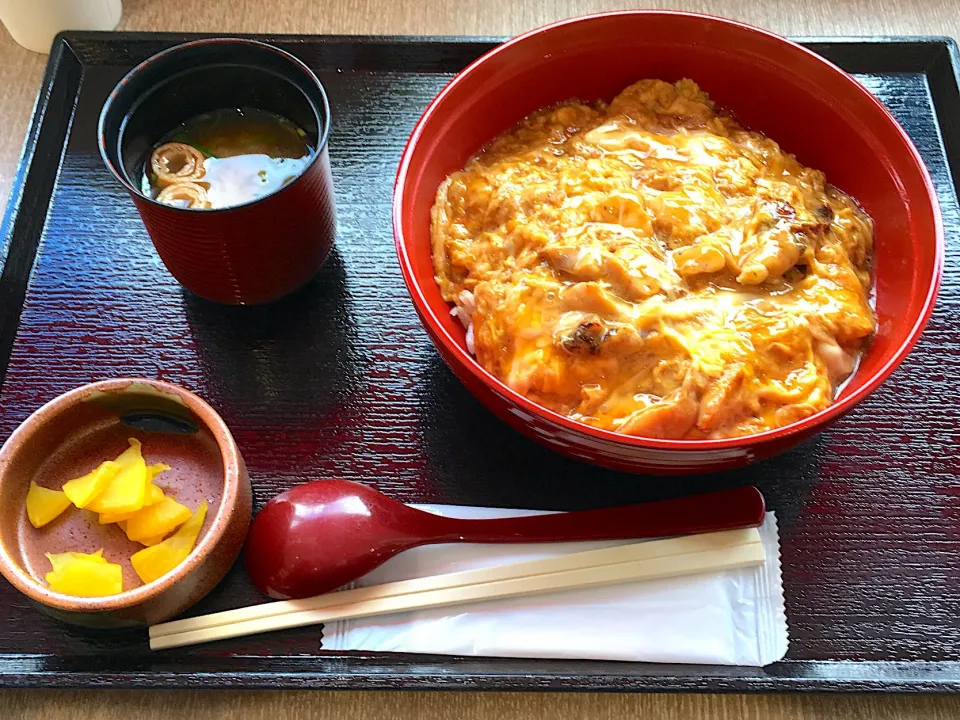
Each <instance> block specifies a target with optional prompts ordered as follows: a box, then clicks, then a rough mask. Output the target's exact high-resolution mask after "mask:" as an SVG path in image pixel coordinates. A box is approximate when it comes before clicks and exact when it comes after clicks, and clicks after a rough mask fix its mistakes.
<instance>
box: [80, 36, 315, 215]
mask: <svg viewBox="0 0 960 720" xmlns="http://www.w3.org/2000/svg"><path fill="white" fill-rule="evenodd" d="M207 45H250V46H254V47H258V48H261V49H263V50H268V51H270V52H273V53H275V54H277V55H278V56H280V57H282V58H283V59H284V60H285V61H287V62H288V63H290V64H291V65H292V66H293V67H295V68H296V69H298V70H300V71H301V72H302V73H303V74H304V75H305V76H306V78H307V80H309V81H310V82H312V83H313V84H314V85H315V86H316V88H317V90H318V91H319V93H320V99H321V101H322V103H321V106H322V107H321V108H318V107H317V106H316V105H317V104H316V103H315V102H314V101H313V100H312V99H311V98H309V97H307V96H306V95H304V97H305V98H306V100H307V102H308V103H309V104H310V105H311V107H312V108H313V111H314V112H315V113H316V114H317V115H318V120H319V121H320V122H319V124H320V125H321V127H318V132H317V146H316V148H314V152H313V155H312V156H311V158H310V161H309V162H308V163H307V164H306V165H304V166H303V168H301V169H300V172H299V173H297V176H296V177H295V178H294V179H293V180H292V181H291V182H289V183H287V184H286V185H284V186H282V187H280V188H277V189H276V190H274V191H273V192H271V193H268V194H266V195H263V196H261V197H258V198H254V199H253V200H248V201H246V202H243V203H237V204H236V205H229V206H227V207H221V208H185V207H178V206H176V205H167V204H166V203H162V202H159V201H158V200H155V199H154V198H152V197H150V196H149V195H146V194H144V193H143V191H142V190H141V189H140V188H138V187H137V186H136V185H134V184H133V183H132V182H130V179H129V178H128V177H127V176H126V173H124V172H122V171H121V170H120V169H119V168H118V167H117V166H116V164H115V163H114V162H113V160H112V159H111V158H110V153H109V151H108V150H107V134H106V122H107V116H108V115H109V113H110V111H111V110H112V108H113V104H114V103H115V102H116V100H117V98H118V96H119V94H120V92H121V91H122V90H123V88H124V86H125V85H126V84H127V83H129V82H130V81H131V80H132V79H133V78H135V77H136V76H137V75H138V74H140V73H141V72H143V71H145V70H146V69H147V68H148V67H150V66H151V65H153V64H155V63H157V62H161V61H163V60H166V59H168V58H170V57H171V56H174V55H176V54H178V53H181V52H184V51H186V50H190V49H193V48H197V47H204V46H207ZM141 97H142V96H141ZM132 105H133V104H131V106H132ZM321 111H322V112H321ZM321 115H322V117H321ZM331 123H332V119H331V116H330V100H329V98H328V97H327V91H326V88H325V87H324V86H323V83H321V82H320V79H319V78H318V77H317V75H316V73H314V72H313V70H311V69H310V67H309V66H308V65H307V64H306V63H304V62H303V61H302V60H300V58H298V57H296V56H295V55H293V54H292V53H289V52H287V51H286V50H283V49H281V48H278V47H276V46H275V45H271V44H270V43H265V42H261V41H259V40H252V39H249V38H240V37H210V38H201V39H199V40H191V41H189V42H185V43H179V44H177V45H174V46H172V47H169V48H167V49H166V50H161V51H160V52H158V53H155V54H153V55H151V56H150V57H148V58H147V59H146V60H144V61H142V62H140V63H139V64H137V65H136V66H135V67H133V69H131V70H130V71H129V72H127V73H126V74H125V75H124V76H123V78H122V79H121V80H120V82H118V83H117V84H116V86H115V87H114V88H113V90H111V91H110V94H109V95H108V96H107V99H106V100H105V101H104V103H103V108H102V109H101V111H100V117H99V119H98V122H97V144H98V146H99V149H100V157H101V158H102V159H103V162H104V164H105V165H106V166H107V168H109V170H110V172H111V173H112V174H113V176H114V177H115V178H116V179H117V180H118V181H120V183H121V184H122V185H123V186H124V188H126V190H127V192H129V193H130V194H131V195H132V196H134V197H135V198H137V199H138V200H141V201H143V202H147V203H149V204H151V205H155V206H157V207H161V208H163V209H164V210H169V211H171V212H181V213H195V214H201V215H207V214H211V213H224V212H230V211H233V210H239V209H242V208H248V207H251V206H253V205H257V204H258V203H262V202H265V201H267V200H269V199H270V198H273V197H276V196H277V195H280V194H281V193H283V192H284V191H286V190H289V189H290V188H291V187H292V186H293V185H295V184H296V183H297V182H298V181H299V180H300V179H301V178H302V177H303V176H304V175H306V174H307V171H308V170H309V169H310V168H312V167H313V165H314V163H316V162H317V161H318V159H319V158H320V156H321V155H322V154H323V153H324V152H325V151H326V149H327V142H328V140H329V137H330V126H331ZM122 133H123V128H122V126H121V128H120V131H119V132H118V137H117V140H118V141H119V136H120V135H122ZM118 159H119V158H118Z"/></svg>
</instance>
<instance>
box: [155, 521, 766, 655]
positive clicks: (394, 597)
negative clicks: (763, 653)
mask: <svg viewBox="0 0 960 720" xmlns="http://www.w3.org/2000/svg"><path fill="white" fill-rule="evenodd" d="M763 561H764V552H763V545H762V543H761V542H760V535H759V532H758V531H757V530H756V529H755V528H750V529H745V530H728V531H724V532H718V533H706V534H703V535H694V536H688V537H680V538H670V539H667V540H653V541H650V542H643V543H635V544H632V545H622V546H619V547H612V548H605V549H602V550H591V551H587V552H582V553H573V554H570V555H562V556H559V557H555V558H547V559H544V560H535V561H529V562H523V563H514V564H512V565H505V566H501V567H495V568H484V569H481V570H468V571H465V572H459V573H449V574H446V575H438V576H434V577H428V578H418V579H416V580H406V581H401V582H396V583H386V584H384V585H378V586H372V587H368V588H358V589H356V590H345V591H343V592H336V593H328V594H326V595H321V596H318V597H316V598H308V599H304V600H291V601H284V602H276V603H266V604H262V605H255V606H253V607H250V608H241V609H239V610H230V611H226V612H222V613H215V614H213V615H208V616H202V617H197V618H189V619H187V620H177V621H174V622H170V623H164V624H161V625H155V626H153V627H151V628H150V636H151V637H150V647H151V649H153V650H161V649H164V648H173V647H181V646H184V645H195V644H199V643H204V642H212V641H214V640H223V639H227V638H234V637H240V636H244V635H253V634H256V633H262V632H268V631H272V630H282V629H287V628H292V627H304V626H307V625H316V624H319V623H324V622H330V621H332V620H340V619H346V618H355V617H370V616H373V615H383V614H388V613H395V612H401V611H406V610H414V609H420V608H427V607H440V606H444V605H457V604H462V603H467V602H474V601H478V600H493V599H498V598H505V597H516V596H520V595H532V594H536V593H543V592H554V591H558V590H568V589H573V588H580V587H594V586H599V585H605V584H613V583H620V582H628V581H632V580H641V579H647V580H652V579H660V578H667V577H676V576H680V575H688V574H695V573H700V572H707V571H721V570H727V569H731V568H737V567H746V566H749V565H759V564H762V563H763Z"/></svg>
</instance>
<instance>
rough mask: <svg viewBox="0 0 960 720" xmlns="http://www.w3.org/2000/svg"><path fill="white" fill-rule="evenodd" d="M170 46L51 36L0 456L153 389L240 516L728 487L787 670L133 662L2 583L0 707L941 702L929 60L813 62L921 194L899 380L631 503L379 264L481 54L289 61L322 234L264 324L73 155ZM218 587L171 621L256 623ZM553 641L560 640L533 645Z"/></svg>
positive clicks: (307, 56)
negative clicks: (258, 702)
mask: <svg viewBox="0 0 960 720" xmlns="http://www.w3.org/2000/svg"><path fill="white" fill-rule="evenodd" d="M186 39H188V38H187V37H185V36H179V35H152V34H135V35H125V34H94V33H68V34H66V35H64V36H61V37H60V38H59V39H58V41H57V43H56V45H55V48H54V51H53V53H52V55H51V58H50V63H49V67H48V70H47V74H46V77H45V79H44V81H43V86H42V88H41V90H40V95H39V100H38V104H37V108H36V112H35V115H34V119H33V123H32V126H31V128H30V131H29V135H28V137H27V143H26V148H25V152H24V155H23V159H22V163H21V166H20V171H19V173H18V175H17V177H16V179H15V182H14V187H13V191H12V195H11V201H10V205H9V207H8V209H7V212H6V215H5V217H4V221H3V225H2V229H0V265H2V268H3V272H2V276H0V379H2V383H3V384H2V387H0V439H3V438H5V437H6V436H7V435H8V434H9V433H10V432H11V431H12V430H13V429H14V428H15V427H16V425H17V424H18V423H19V422H20V421H22V420H23V419H24V418H25V417H26V416H27V415H28V414H29V413H30V412H32V411H33V410H34V409H36V408H37V407H38V406H39V405H40V404H41V403H43V402H45V401H47V400H49V399H51V398H53V397H54V396H55V395H57V394H59V393H61V392H63V391H65V390H68V389H70V388H72V387H75V386H77V385H80V384H83V383H85V382H88V381H91V380H95V379H102V378H107V377H116V376H131V375H141V376H148V377H160V378H164V379H167V380H170V381H172V382H175V383H179V384H181V385H184V386H186V387H188V388H190V389H192V390H194V391H196V392H198V393H200V394H201V395H202V396H203V397H205V398H206V399H207V400H209V401H210V402H211V403H212V404H213V405H214V407H216V408H217V409H218V410H220V411H221V413H222V414H223V416H224V418H225V419H226V421H227V423H228V424H229V425H230V426H231V428H232V429H233V432H234V434H235V436H236V439H237V441H238V443H239V444H240V447H241V449H242V452H243V454H244V456H245V458H246V461H247V464H248V466H249V469H250V474H251V476H252V478H253V482H254V487H255V494H256V501H257V505H258V506H260V505H262V504H263V503H264V502H265V501H266V500H267V499H269V498H270V497H271V496H273V495H274V494H275V493H276V492H278V491H280V490H283V489H285V488H287V487H289V486H291V485H293V484H295V483H299V482H303V481H306V480H311V479H316V478H325V477H337V476H339V477H344V478H348V479H353V480H359V481H363V482H367V483H372V484H375V485H376V486H377V487H379V488H380V489H381V490H383V491H385V492H387V493H389V494H391V495H393V496H394V497H396V498H399V499H401V500H403V501H407V502H440V503H456V504H472V505H492V506H503V507H520V508H544V509H580V508H588V507H600V506H605V505H613V504H621V503H632V502H641V501H644V500H648V499H655V498H663V497H670V496H677V495H682V494H687V493H691V492H696V491H705V490H709V489H714V488H720V487H729V486H733V485H739V484H744V483H753V484H756V485H757V486H759V487H760V488H761V489H762V491H763V492H764V494H765V496H766V497H767V500H768V503H769V505H770V507H771V508H772V509H774V510H776V511H777V513H778V515H779V518H780V525H781V528H782V556H783V564H784V586H785V593H786V603H787V613H788V618H789V621H790V629H791V636H792V641H791V646H790V652H789V654H788V656H787V659H786V660H785V661H783V662H780V663H777V664H775V665H772V666H769V667H767V668H764V669H755V668H736V667H733V668H726V667H700V666H679V665H673V666H670V665H649V664H632V663H614V662H587V661H566V660H565V661H536V660H503V659H494V658H455V657H437V656H429V657H428V656H410V655H391V654H367V653H330V652H325V651H323V650H322V648H321V642H322V640H321V637H320V633H319V632H318V631H317V630H316V629H308V630H299V631H286V632H282V633H275V634H270V635H264V636H257V637H251V638H244V639H238V640H235V641H227V642H222V643H218V644H215V645H211V646H204V647H199V648H189V649H185V650H182V651H172V652H164V653H151V652H150V651H149V650H148V649H147V646H146V642H145V634H144V633H143V632H134V631H124V632H120V633H107V632H102V631H89V630H81V629H77V628H72V627H68V626H64V625H60V624H58V623H57V622H55V621H54V620H52V619H49V618H47V617H46V616H44V615H42V614H40V613H39V612H37V611H36V610H35V609H34V608H33V607H32V606H30V605H28V603H27V602H26V601H25V600H24V599H23V598H22V597H21V596H20V595H19V594H17V593H16V592H15V591H14V590H13V589H12V588H11V587H10V586H8V585H7V584H6V583H2V584H0V686H41V685H42V686H51V685H59V686H82V687H105V686H109V687H297V688H303V687H323V688H416V689H427V688H448V689H505V690H513V689H530V690H533V689H541V690H547V689H549V690H653V691H663V690H710V691H730V690H741V691H742V690H748V691H791V690H836V691H851V692H852V691H871V690H879V691H910V690H914V691H918V690H922V691H955V690H960V480H958V475H960V461H958V444H960V443H958V439H960V382H958V378H960V260H958V258H960V211H958V206H957V199H956V194H955V191H954V179H955V177H956V174H957V172H958V171H960V93H958V88H957V67H958V60H957V58H958V56H957V50H956V46H955V45H954V43H953V42H952V41H951V40H946V39H927V38H920V39H912V38H907V39H899V38H892V39H888V38H879V39H859V40H846V39H830V40H809V41H805V42H806V44H807V45H808V46H809V47H811V48H812V49H813V50H815V51H817V52H819V53H821V54H823V55H825V56H826V57H828V58H829V59H831V60H833V61H835V62H837V63H838V64H840V65H841V66H843V67H844V68H845V69H847V70H848V71H850V72H852V73H855V74H856V75H857V77H858V78H859V79H860V80H861V81H862V82H863V83H864V84H866V86H867V87H868V88H870V90H871V91H873V92H874V93H876V95H877V96H878V97H879V98H880V99H881V100H882V101H883V102H884V103H886V104H887V106H888V107H889V108H890V109H891V110H892V111H893V112H894V114H895V115H896V116H897V117H898V118H899V120H900V121H901V122H902V123H903V125H904V127H905V128H906V129H907V131H908V132H909V133H910V135H911V136H912V137H913V139H914V141H915V142H916V144H917V146H918V147H919V149H920V152H921V153H922V155H923V157H924V159H925V160H926V162H927V165H928V166H929V168H930V171H931V173H932V175H933V178H934V180H935V182H936V186H937V189H938V191H939V198H940V202H941V204H942V208H943V214H944V220H945V223H946V228H947V242H948V249H947V268H946V274H945V278H944V285H943V289H942V292H941V295H940V301H939V303H938V306H937V310H936V312H935V313H934V316H933V319H932V321H931V323H930V326H929V329H928V330H927V332H926V333H925V334H924V336H923V338H922V340H921V342H920V344H919V346H918V347H917V349H916V350H915V351H914V352H913V354H912V355H911V356H910V358H909V359H908V360H907V362H906V363H905V364H904V365H903V367H902V368H901V369H900V370H899V371H898V372H897V373H896V374H895V375H894V376H893V377H892V378H891V379H890V380H889V381H888V382H887V383H886V384H885V385H884V386H883V388H882V389H881V390H880V391H878V392H877V393H875V394H874V395H873V396H872V397H871V398H870V399H869V400H868V401H867V402H865V403H864V404H863V405H862V406H861V407H860V408H858V409H857V410H856V411H855V412H853V413H851V414H850V415H849V416H847V417H846V418H844V419H843V420H842V421H840V422H839V423H838V424H837V425H836V426H835V427H834V428H832V429H831V430H829V431H828V432H826V433H824V434H822V435H820V436H819V437H817V438H815V439H813V440H812V441H810V442H808V443H806V444H805V445H803V446H802V447H800V448H798V449H796V450H794V451H792V452H790V453H788V454H785V455H782V456H780V457H779V458H775V459H773V460H771V461H767V462H764V463H761V464H757V465H755V466H753V467H751V468H749V469H747V470H744V471H740V472H733V473H727V474H721V475H713V476H707V477H693V478H670V479H663V478H653V477H644V476H635V475H626V474H618V473H613V472H609V471H603V470H598V469H595V468H592V467H588V466H586V465H581V464H578V463H576V462H574V461H570V460H566V459H563V458H561V457H560V456H559V455H555V454H553V453H552V452H551V451H549V450H546V449H544V448H542V447H540V446H538V445H535V444H533V443H532V442H530V441H528V440H526V439H524V438H523V437H521V436H520V435H518V434H516V433H514V432H513V431H512V430H510V429H508V428H507V427H506V426H505V425H503V424H502V423H501V422H500V421H498V420H497V419H495V418H494V417H493V416H492V415H491V414H489V413H488V412H487V411H486V410H485V409H483V408H482V407H481V406H480V405H479V404H478V403H477V402H476V401H474V399H473V398H472V396H470V395H469V394H468V393H467V391H466V390H465V389H464V388H463V387H462V386H461V385H460V384H459V383H458V382H457V380H456V379H454V377H453V376H452V375H451V374H450V372H448V371H447V369H446V367H445V366H444V365H443V364H442V362H441V361H440V359H439V357H438V356H437V354H436V352H435V351H434V349H433V347H432V346H431V344H430V342H429V340H428V339H427V336H426V334H425V333H424V332H423V330H422V329H421V327H420V326H419V324H418V322H417V319H416V316H415V314H414V310H413V307H412V305H411V303H410V301H409V300H408V297H407V294H406V290H405V289H404V286H403V282H402V280H401V277H400V272H399V268H398V265H397V262H396V259H395V256H394V250H393V241H392V235H391V229H390V194H391V188H392V183H393V178H394V173H395V169H396V163H397V160H398V157H399V154H400V150H401V148H402V146H403V144H404V142H405V140H406V138H407V135H408V133H409V131H410V129H411V128H412V126H413V124H414V122H415V120H416V119H417V117H418V116H419V114H420V112H421V111H422V110H423V108H424V106H425V105H426V103H427V102H428V101H429V100H430V99H431V98H432V97H433V95H434V94H435V93H436V92H437V91H438V90H439V89H440V88H441V87H442V86H443V85H444V84H445V83H446V82H447V80H448V79H449V78H450V77H451V76H452V75H453V74H454V73H456V72H457V71H458V70H460V69H461V68H463V67H464V66H465V65H466V64H467V63H469V62H470V61H471V60H473V59H474V58H476V57H477V56H478V55H480V54H481V53H483V52H484V51H486V50H488V49H489V48H491V47H493V46H494V45H495V44H496V40H474V39H448V38H426V39H424V38H365V37H313V36H303V37H300V36H297V37H292V36H286V37H272V38H266V39H267V40H268V41H270V42H274V43H277V44H279V45H280V46H282V47H284V48H286V49H287V50H289V51H291V52H293V53H294V54H296V55H298V56H299V57H301V58H302V59H303V60H304V61H305V62H307V63H308V64H309V65H310V66H311V67H313V68H314V69H315V70H316V71H317V72H318V74H319V76H320V78H321V80H322V81H323V82H324V84H325V85H326V87H327V89H328V91H329V94H330V99H331V103H332V108H333V117H334V131H333V134H332V136H331V139H330V154H331V159H332V164H333V171H334V175H335V178H336V190H337V206H338V215H339V234H338V237H337V241H336V249H335V251H334V254H333V256H332V257H331V259H330V261H329V262H328V263H327V264H326V266H325V267H324V268H323V270H322V271H321V273H320V274H319V276H318V277H317V278H316V279H315V280H314V281H313V282H312V283H311V284H310V285H309V286H308V287H307V288H305V289H304V290H303V291H301V292H299V293H298V294H296V295H295V296H293V297H291V298H288V299H287V300H285V301H283V302H281V303H279V304H277V305H274V306H271V307H267V308H229V307H222V306H216V305H212V304H210V303H207V302H204V301H202V300H198V299H197V298H195V297H192V296H190V295H189V294H187V293H185V292H184V291H183V290H182V289H181V288H180V287H179V286H178V285H177V284H176V283H175V282H174V280H173V279H172V278H171V277H170V276H169V275H168V274H167V273H166V272H165V271H164V269H163V267H162V265H161V264H160V261H159V259H158V258H157V256H156V254H155V253H154V251H153V249H152V246H151V244H150V242H149V239H148V238H147V235H146V233H145V231H144V229H143V226H142V224H141V223H140V220H139V218H138V216H137V215H136V213H135V211H134V208H133V205H132V204H131V203H130V201H129V199H128V198H127V197H126V196H125V194H124V192H123V190H122V189H121V187H120V186H119V185H118V184H117V183H116V182H115V181H114V180H113V178H112V177H111V176H110V175H109V174H108V172H107V171H106V169H105V168H104V167H103V164H102V163H101V161H100V157H99V154H98V152H97V147H96V138H95V127H96V120H97V116H98V113H99V110H100V106H101V104H102V103H103V100H104V98H105V97H106V95H107V93H108V92H109V90H110V89H111V88H112V87H113V85H114V84H115V83H116V81H117V80H118V79H119V78H120V77H121V76H122V75H123V74H124V73H125V72H126V71H127V70H128V69H129V68H130V67H131V66H133V65H134V64H135V63H137V62H139V61H141V60H143V59H145V58H146V57H148V56H149V55H151V54H153V53H155V52H157V51H159V50H161V49H163V48H165V47H168V46H170V45H173V44H176V43H178V42H182V41H184V40H186ZM254 599H255V593H254V591H253V590H252V588H251V587H250V585H249V583H248V582H247V579H246V577H245V575H244V573H243V571H242V569H241V568H239V567H237V568H234V570H233V571H232V573H231V574H230V576H229V577H228V578H227V580H225V581H224V582H223V583H222V585H221V586H220V587H219V588H218V589H217V590H216V591H215V592H214V593H213V594H212V595H211V596H210V597H208V598H207V599H206V600H205V601H204V602H203V603H201V605H199V606H198V607H196V608H195V610H194V612H197V613H200V612H210V611H215V610H220V609H225V608H229V607H236V606H240V605H243V604H247V603H249V602H252V601H253V600H254ZM557 632H563V633H567V634H569V636H570V638H571V641H572V642H576V636H577V629H576V628H575V627H572V628H557Z"/></svg>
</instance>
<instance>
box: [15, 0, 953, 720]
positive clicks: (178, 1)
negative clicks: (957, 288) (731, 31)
mask: <svg viewBox="0 0 960 720" xmlns="http://www.w3.org/2000/svg"><path fill="white" fill-rule="evenodd" d="M645 4H646V5H647V6H650V7H659V8H669V9H683V10H695V11H700V12H707V13H712V14H716V15H725V16H728V17H733V18H735V19H738V20H743V21H745V22H749V23H752V24H755V25H759V26H762V27H765V28H768V29H770V30H773V31H775V32H779V33H782V34H785V35H794V36H803V35H805V36H813V35H820V36H824V35H949V36H952V37H960V3H958V2H957V0H806V1H805V2H796V0H700V1H699V2H698V1H696V0H689V1H687V2H649V3H645ZM633 5H634V3H631V2H630V1H629V0H553V1H552V2H551V1H550V0H535V1H532V2H529V1H528V2H522V1H520V0H518V1H517V2H515V3H512V4H510V5H504V4H502V3H497V2H490V1H489V0H267V1H266V2H265V1H264V0H206V1H205V2H200V1H198V0H124V17H123V20H122V21H121V26H120V27H121V29H124V30H172V31H175V30H180V31H188V32H205V31H210V32H251V33H255V32H268V33H287V32H288V33H363V34H412V35H415V34H432V35H511V34H515V33H517V32H521V31H523V30H527V29H529V28H532V27H536V26H537V25H541V24H543V23H546V22H550V21H552V20H557V19H560V18H563V17H569V16H572V15H579V14H584V13H588V12H595V11H598V10H610V9H616V8H625V7H631V6H633ZM45 63H46V56H43V55H37V54H35V53H31V52H28V51H27V50H24V49H23V48H21V47H19V46H18V45H16V44H15V43H14V42H13V40H12V39H11V38H10V36H9V35H8V34H7V33H6V32H5V31H4V30H0V207H3V206H5V204H6V200H7V197H8V195H9V192H10V184H11V181H12V178H13V174H14V172H15V170H16V166H17V160H18V158H19V155H20V147H21V144H22V142H23V136H24V133H25V131H26V127H27V122H28V120H29V117H30V112H31V110H32V108H33V102H34V98H35V95H36V92H37V88H38V87H39V84H40V78H41V75H42V73H43V68H44V64H45ZM171 717H174V718H176V717H189V718H191V720H205V719H206V718H218V719H219V718H233V717H237V718H239V717H242V718H245V719H247V718H249V720H259V719H260V718H264V719H266V718H270V719H282V720H294V719H296V718H316V719H317V720H326V719H328V718H329V719H330V720H333V719H334V718H337V719H341V718H342V719H344V720H346V719H348V718H363V719H364V720H380V719H381V718H382V719H383V720H388V719H389V720H408V719H410V720H412V719H413V718H424V719H427V718H444V719H446V718H457V719H458V720H475V719H476V720H487V719H489V720H506V719H507V718H531V719H532V718H561V717H562V718H564V720H576V719H577V718H598V719H600V718H602V719H607V718H609V719H610V720H615V719H616V720H619V719H621V718H623V719H626V718H638V717H642V718H645V719H647V720H661V719H663V720H666V719H673V718H677V719H678V720H679V719H681V718H683V719H685V720H707V719H709V720H726V719H727V718H756V719H758V720H760V719H762V720H780V719H781V718H782V719H786V718H802V719H803V720H810V719H812V718H825V719H826V718H829V719H830V720H861V719H862V720H885V719H887V718H890V719H891V720H892V719H894V718H896V719H898V720H913V719H917V718H924V719H926V718H929V719H931V720H939V719H940V718H943V719H944V720H946V719H947V718H956V717H960V698H954V697H936V696H924V697H905V696H877V695H874V696H843V697H832V696H817V695H796V696H766V695H594V694H590V695H584V694H551V693H539V694H514V693H509V694H508V693H486V694H480V693H375V692H343V693H334V692H308V691H296V692H294V691H285V692H215V691H211V692H200V691H197V692H169V691H166V692H161V691H157V692H146V691H137V692H133V691H131V692H123V691H84V692H73V691H66V690H30V691H14V690H9V691H0V718H3V719H4V720H8V719H9V720H20V719H26V718H43V720H86V719H88V718H89V719H92V718H97V719H98V720H114V719H116V720H130V718H135V720H155V719H156V720H159V719H160V718H163V719H164V720H167V719H168V718H171Z"/></svg>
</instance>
